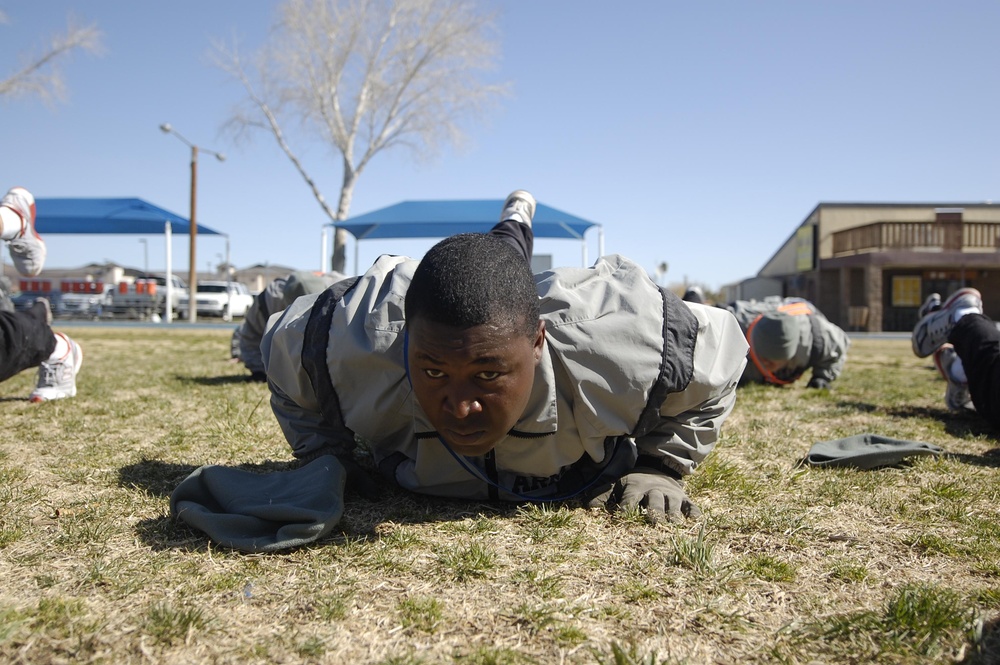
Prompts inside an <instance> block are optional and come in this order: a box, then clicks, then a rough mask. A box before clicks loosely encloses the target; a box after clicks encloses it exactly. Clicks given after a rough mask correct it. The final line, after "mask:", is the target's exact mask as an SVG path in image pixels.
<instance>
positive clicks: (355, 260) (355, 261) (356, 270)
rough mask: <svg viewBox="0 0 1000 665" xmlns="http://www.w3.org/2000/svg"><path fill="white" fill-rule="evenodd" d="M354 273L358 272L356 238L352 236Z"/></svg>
mask: <svg viewBox="0 0 1000 665" xmlns="http://www.w3.org/2000/svg"><path fill="white" fill-rule="evenodd" d="M354 274H355V275H358V274H360V273H359V272H358V239H357V238H354Z"/></svg>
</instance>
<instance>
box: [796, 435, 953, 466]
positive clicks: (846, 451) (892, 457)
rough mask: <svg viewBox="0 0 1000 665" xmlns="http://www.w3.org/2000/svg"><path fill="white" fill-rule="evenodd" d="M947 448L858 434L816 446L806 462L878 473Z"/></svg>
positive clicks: (810, 451) (920, 442)
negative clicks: (872, 470)
mask: <svg viewBox="0 0 1000 665" xmlns="http://www.w3.org/2000/svg"><path fill="white" fill-rule="evenodd" d="M943 452H944V448H941V447H939V446H935V445H934V444H932V443H923V442H922V441H904V440H903V439H890V438H889V437H887V436H879V435H878V434H858V435H857V436H849V437H847V438H846V439H834V440H832V441H820V442H819V443H816V444H813V447H812V448H810V449H809V454H808V455H806V458H805V462H806V463H807V464H812V465H813V466H850V467H854V468H857V469H875V468H877V467H880V466H891V465H893V464H899V463H900V462H902V461H903V459H904V458H906V457H910V456H912V455H940V454H941V453H943Z"/></svg>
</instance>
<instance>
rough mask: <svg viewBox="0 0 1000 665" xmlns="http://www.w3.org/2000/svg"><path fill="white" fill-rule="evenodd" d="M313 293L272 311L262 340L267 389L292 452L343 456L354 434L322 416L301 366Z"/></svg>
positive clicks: (307, 455) (308, 456)
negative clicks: (274, 312)
mask: <svg viewBox="0 0 1000 665" xmlns="http://www.w3.org/2000/svg"><path fill="white" fill-rule="evenodd" d="M317 296H318V294H311V295H307V296H303V297H301V298H299V299H297V300H296V301H295V302H294V303H292V304H291V305H290V306H289V307H288V308H287V309H285V310H284V312H280V313H278V314H275V315H273V316H272V317H271V319H270V320H269V321H268V327H267V331H266V332H265V333H264V336H263V339H262V340H261V345H260V350H261V356H262V358H263V361H264V366H265V367H266V369H267V383H268V387H269V388H270V389H271V410H272V411H273V412H274V416H275V418H277V420H278V425H279V426H280V427H281V431H282V433H284V435H285V439H286V440H287V441H288V444H289V445H290V446H291V448H292V454H293V455H295V457H297V458H300V459H311V458H313V457H315V456H317V455H320V454H322V453H327V452H329V453H333V454H336V455H342V454H345V453H349V452H350V451H351V450H353V448H354V433H353V432H351V431H350V429H348V428H347V427H345V426H343V425H332V424H331V423H330V422H329V421H328V420H327V419H326V418H324V415H323V410H322V408H321V406H320V403H319V400H318V399H317V397H316V392H315V390H314V388H313V385H312V382H311V381H310V379H309V375H308V373H307V372H306V370H305V368H304V367H303V365H302V348H303V343H304V338H305V329H306V324H307V323H308V322H309V315H310V313H311V311H312V305H313V303H314V302H315V301H316V298H317Z"/></svg>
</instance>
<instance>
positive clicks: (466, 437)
mask: <svg viewBox="0 0 1000 665" xmlns="http://www.w3.org/2000/svg"><path fill="white" fill-rule="evenodd" d="M485 434H486V432H484V431H483V430H474V431H471V432H460V431H457V430H453V429H447V430H445V431H444V435H445V438H447V439H448V441H450V442H451V443H453V444H455V445H456V446H473V445H475V444H477V443H479V441H480V440H482V438H483V436H484V435H485Z"/></svg>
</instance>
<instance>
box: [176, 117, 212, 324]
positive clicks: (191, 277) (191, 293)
mask: <svg viewBox="0 0 1000 665" xmlns="http://www.w3.org/2000/svg"><path fill="white" fill-rule="evenodd" d="M160 131H162V132H163V133H164V134H173V135H174V136H176V137H177V138H179V139H180V140H181V141H182V142H183V143H184V144H185V145H187V146H188V147H189V148H191V229H190V232H189V238H190V241H191V242H190V248H189V250H188V254H189V256H188V261H189V263H188V265H189V270H188V321H189V322H190V323H194V322H195V321H197V319H198V310H197V308H196V307H195V301H196V297H197V295H198V266H197V263H196V262H195V259H196V258H197V251H196V247H197V245H196V241H197V239H198V222H197V219H196V216H197V209H198V205H197V201H198V151H199V150H200V151H201V152H207V153H208V154H210V155H214V156H215V158H216V159H218V160H219V161H220V162H224V161H226V156H225V155H223V154H222V153H218V152H214V151H212V150H207V149H205V148H199V147H198V146H196V145H195V144H194V143H191V142H190V141H188V140H187V139H186V138H184V137H183V136H182V135H181V134H180V133H179V132H178V131H177V130H176V129H174V128H173V127H171V126H170V123H168V122H165V123H163V124H162V125H160ZM167 306H168V307H169V306H170V305H169V303H168V305H167Z"/></svg>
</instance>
